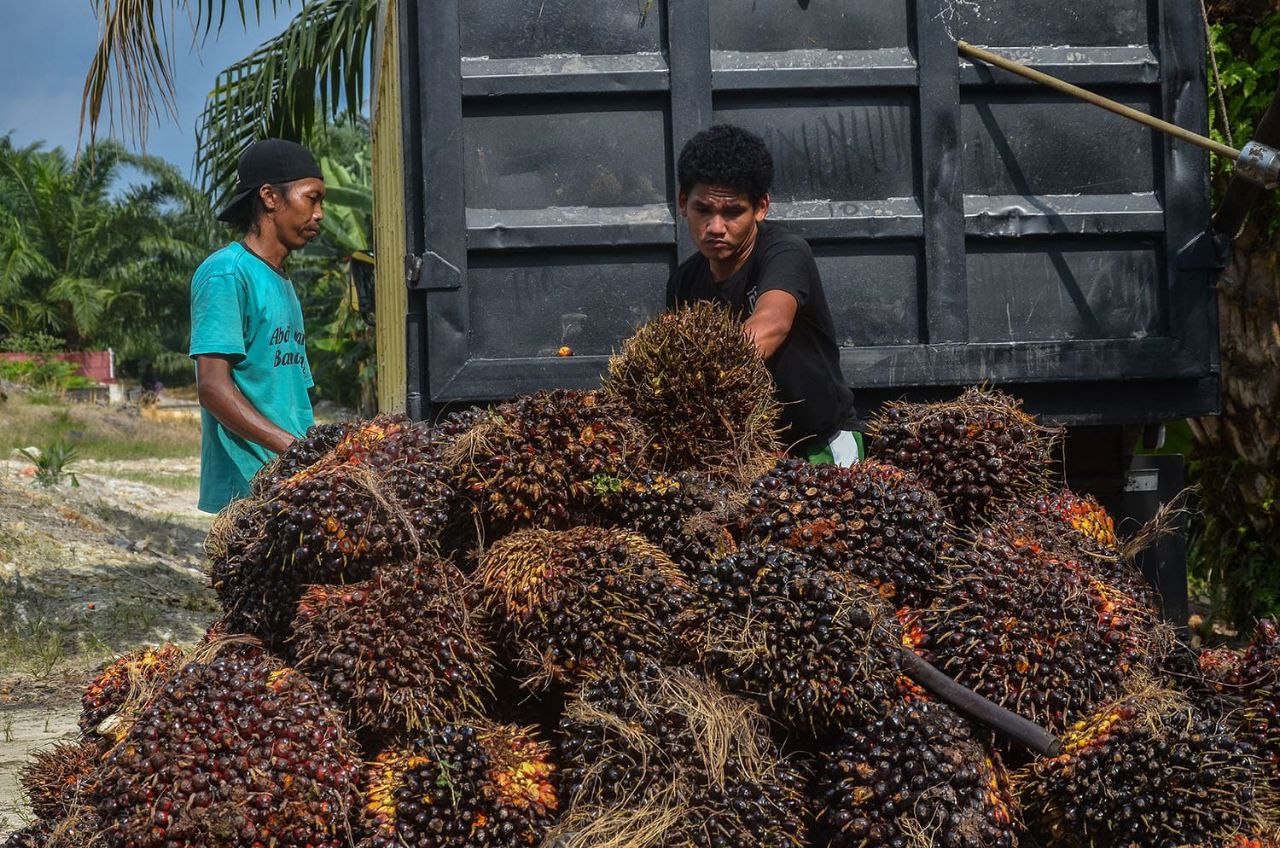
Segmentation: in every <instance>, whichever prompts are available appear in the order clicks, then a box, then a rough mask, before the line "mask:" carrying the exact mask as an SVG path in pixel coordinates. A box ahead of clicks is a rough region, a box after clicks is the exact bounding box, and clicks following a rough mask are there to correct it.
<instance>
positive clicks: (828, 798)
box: [815, 695, 1018, 848]
mask: <svg viewBox="0 0 1280 848" xmlns="http://www.w3.org/2000/svg"><path fill="white" fill-rule="evenodd" d="M815 797H816V800H817V811H818V824H819V829H820V831H821V837H822V839H821V843H822V844H825V845H828V846H830V848H879V846H885V848H891V847H892V846H897V845H930V846H933V848H988V846H990V848H1015V846H1017V844H1018V839H1017V823H1016V821H1015V814H1014V805H1013V799H1012V797H1011V796H1010V794H1009V789H1008V781H1007V775H1005V773H1004V770H1003V767H1002V766H1001V765H1000V764H999V761H998V760H997V759H996V758H994V757H993V756H992V754H990V753H989V752H988V751H987V750H986V749H985V748H984V747H983V745H982V743H981V742H979V741H978V740H977V739H975V738H974V736H973V734H972V733H971V732H970V730H969V725H968V723H967V722H966V721H965V720H964V719H962V718H961V717H960V716H959V715H957V714H956V713H955V712H953V711H952V710H951V709H950V708H949V707H947V706H946V705H944V704H939V703H936V702H934V701H931V700H929V699H928V698H927V697H920V696H917V695H906V696H904V697H902V698H901V699H899V700H898V701H897V702H896V703H895V704H894V705H893V707H892V709H890V710H889V712H888V713H886V714H885V715H884V716H883V717H882V718H879V719H877V720H876V721H874V722H872V723H870V724H857V725H851V726H849V727H846V728H845V729H844V730H843V732H842V733H841V734H840V735H839V736H838V737H837V738H836V740H835V742H834V744H833V745H831V746H828V747H826V748H825V750H823V752H822V753H821V754H820V756H819V768H818V777H817V781H816V784H815Z"/></svg>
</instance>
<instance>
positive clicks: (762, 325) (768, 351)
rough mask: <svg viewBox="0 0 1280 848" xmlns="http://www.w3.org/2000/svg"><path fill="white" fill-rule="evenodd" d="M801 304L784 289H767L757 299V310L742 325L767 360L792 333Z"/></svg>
mask: <svg viewBox="0 0 1280 848" xmlns="http://www.w3.org/2000/svg"><path fill="white" fill-rule="evenodd" d="M799 310H800V304H799V303H797V302H796V299H795V296H794V295H792V294H789V293H787V292H784V291H778V290H774V291H767V292H765V293H764V294H762V295H760V299H759V300H757V301H756V309H755V312H753V313H752V314H751V317H750V318H748V319H747V322H746V323H745V324H743V325H742V331H743V332H744V333H746V334H747V337H748V338H750V339H751V340H752V341H753V342H755V343H756V350H758V351H760V355H761V356H762V357H764V358H765V359H766V360H767V359H769V358H770V357H771V356H773V355H774V354H775V353H777V352H778V348H780V347H782V343H783V342H785V341H786V340H787V336H789V335H791V325H792V324H794V323H795V320H796V313H797V312H798V311H799Z"/></svg>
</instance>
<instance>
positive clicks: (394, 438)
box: [206, 417, 453, 650]
mask: <svg viewBox="0 0 1280 848" xmlns="http://www.w3.org/2000/svg"><path fill="white" fill-rule="evenodd" d="M431 451H432V447H431V441H430V433H429V432H428V431H427V430H426V429H425V428H421V427H417V426H414V425H412V424H410V423H408V421H407V420H405V419H403V418H393V417H383V418H378V419H374V420H373V421H370V422H366V423H363V424H361V425H358V426H356V425H352V427H351V428H350V429H349V431H348V432H347V434H346V436H345V437H344V438H343V439H342V441H341V442H339V443H338V445H337V446H336V447H335V448H334V449H333V450H332V451H331V452H330V453H329V454H327V455H326V457H325V458H324V459H323V460H321V461H320V462H318V463H316V464H315V465H312V466H311V467H309V468H306V469H304V470H302V471H299V472H297V473H296V474H294V475H293V476H292V477H289V478H288V479H286V480H284V481H283V482H281V483H280V484H279V485H278V486H276V487H275V489H274V490H273V492H272V495H271V497H270V498H269V499H267V500H263V501H253V500H248V501H242V502H237V503H235V504H232V506H231V507H230V508H229V509H228V511H227V512H225V513H224V514H223V515H222V516H220V517H219V519H218V522H217V523H216V524H215V526H214V529H213V530H212V531H211V532H210V541H209V542H208V543H207V544H206V549H207V550H208V553H209V558H210V569H211V572H212V576H213V586H214V589H215V591H216V592H217V594H218V599H219V601H220V602H221V604H222V608H223V612H224V615H225V617H226V624H227V626H228V627H229V628H230V629H231V630H233V631H234V632H238V633H247V634H249V635H252V636H255V637H257V638H259V639H261V640H262V641H263V642H264V643H265V644H266V645H267V646H268V647H269V648H271V649H273V650H281V649H282V646H283V644H284V642H285V640H286V639H287V637H288V635H289V627H290V624H291V622H292V619H293V615H294V611H295V609H296V606H297V602H298V600H299V598H300V597H301V595H302V591H303V587H305V586H307V585H311V584H318V583H322V584H336V583H346V582H351V581H360V580H366V579H368V578H369V577H370V576H372V574H373V571H374V570H375V569H376V568H377V567H378V566H379V565H382V564H384V563H387V562H403V561H407V560H412V559H416V558H417V557H418V556H420V555H421V554H422V553H423V552H424V550H427V549H430V548H431V547H433V546H434V544H435V540H436V538H437V537H438V536H439V535H440V533H441V532H442V531H443V530H444V529H445V528H446V527H447V526H448V524H449V523H450V521H451V517H452V501H453V490H452V489H451V488H450V487H449V485H448V484H447V482H446V477H447V472H445V470H444V469H443V467H442V466H440V465H439V464H438V463H437V462H435V461H433V460H432V453H431Z"/></svg>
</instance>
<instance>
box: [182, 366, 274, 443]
mask: <svg viewBox="0 0 1280 848" xmlns="http://www.w3.org/2000/svg"><path fill="white" fill-rule="evenodd" d="M196 387H197V391H198V392H199V396H200V405H201V406H203V407H204V408H205V409H207V410H209V412H210V414H212V415H213V417H214V418H216V419H218V422H219V423H221V424H222V426H223V427H226V428H227V429H228V430H230V431H231V432H233V433H235V434H236V435H237V436H239V437H240V438H242V439H247V440H248V441H250V442H253V443H254V444H256V445H262V447H264V448H266V449H267V450H269V451H274V452H275V453H282V452H283V451H284V450H285V449H286V448H288V447H289V445H291V444H293V442H294V437H293V434H291V433H289V432H288V431H287V430H283V429H281V428H280V427H278V426H276V424H275V423H273V422H272V421H271V420H270V419H268V418H267V417H266V416H265V415H263V414H262V413H261V412H259V411H258V410H257V408H255V407H254V405H253V404H251V403H249V399H248V398H246V397H245V396H244V395H243V394H241V392H240V390H239V389H238V388H236V384H235V381H234V380H232V379H231V360H230V359H228V358H227V357H225V356H215V355H210V354H205V355H203V356H197V357H196Z"/></svg>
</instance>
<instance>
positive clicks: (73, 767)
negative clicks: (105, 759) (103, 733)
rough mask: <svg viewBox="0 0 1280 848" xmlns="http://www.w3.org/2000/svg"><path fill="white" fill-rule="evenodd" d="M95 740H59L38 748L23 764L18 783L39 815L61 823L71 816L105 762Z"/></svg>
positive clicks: (32, 810)
mask: <svg viewBox="0 0 1280 848" xmlns="http://www.w3.org/2000/svg"><path fill="white" fill-rule="evenodd" d="M102 754H103V747H102V745H101V743H99V742H97V741H96V740H95V741H84V742H58V743H56V744H54V745H53V746H51V747H49V748H44V749H42V750H38V751H36V752H35V753H34V754H32V755H31V758H30V759H29V760H28V761H27V763H26V764H25V765H24V766H23V767H22V770H21V771H20V772H19V774H18V782H19V783H20V784H21V785H22V790H23V792H24V793H25V794H26V796H27V800H28V801H29V802H30V804H31V812H32V813H34V814H35V816H36V817H37V818H40V819H43V820H45V821H48V822H57V821H59V820H60V819H64V818H66V817H67V816H69V815H70V814H71V812H72V810H73V808H74V807H75V806H76V805H77V803H78V801H79V799H80V797H81V796H82V795H83V791H84V787H85V785H86V783H87V782H89V781H91V780H92V777H93V773H94V772H95V771H96V769H97V768H98V764H99V763H100V762H101V761H102Z"/></svg>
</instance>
